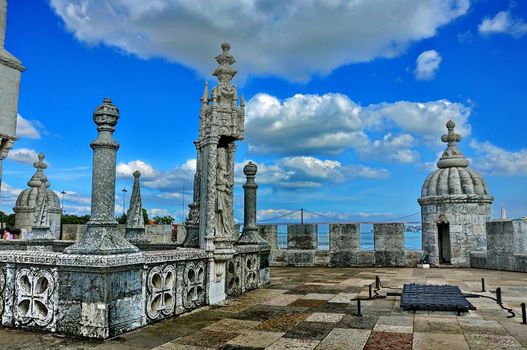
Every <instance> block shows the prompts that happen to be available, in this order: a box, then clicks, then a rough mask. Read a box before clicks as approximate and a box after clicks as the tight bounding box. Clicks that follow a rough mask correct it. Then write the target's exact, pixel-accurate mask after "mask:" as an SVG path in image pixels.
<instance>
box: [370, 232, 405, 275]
mask: <svg viewBox="0 0 527 350" xmlns="http://www.w3.org/2000/svg"><path fill="white" fill-rule="evenodd" d="M373 237H374V244H375V265H377V266H405V265H406V257H405V251H404V224H403V223H389V224H373Z"/></svg>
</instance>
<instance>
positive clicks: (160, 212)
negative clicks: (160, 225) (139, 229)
mask: <svg viewBox="0 0 527 350" xmlns="http://www.w3.org/2000/svg"><path fill="white" fill-rule="evenodd" d="M147 211H148V216H149V217H150V218H153V217H154V216H161V217H163V216H172V214H171V213H170V212H169V211H168V210H167V209H162V208H152V209H148V210H147Z"/></svg>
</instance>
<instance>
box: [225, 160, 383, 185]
mask: <svg viewBox="0 0 527 350" xmlns="http://www.w3.org/2000/svg"><path fill="white" fill-rule="evenodd" d="M246 163H247V162H242V163H236V165H235V172H236V174H237V177H239V178H240V179H244V178H243V173H242V169H243V166H244V165H245V164H246ZM254 163H256V164H257V165H258V173H257V175H256V181H257V183H258V184H261V185H270V186H272V187H275V188H279V189H308V188H316V187H320V186H322V185H323V184H336V183H341V182H343V181H345V180H349V179H352V178H369V179H384V178H387V177H388V176H389V172H388V170H386V169H375V168H371V167H367V166H365V165H362V164H352V165H343V164H342V163H341V162H339V161H336V160H328V159H326V160H324V159H319V158H316V157H311V156H299V157H285V158H282V159H279V160H278V161H276V162H275V163H274V164H265V163H260V162H254ZM243 181H244V180H242V181H239V183H243Z"/></svg>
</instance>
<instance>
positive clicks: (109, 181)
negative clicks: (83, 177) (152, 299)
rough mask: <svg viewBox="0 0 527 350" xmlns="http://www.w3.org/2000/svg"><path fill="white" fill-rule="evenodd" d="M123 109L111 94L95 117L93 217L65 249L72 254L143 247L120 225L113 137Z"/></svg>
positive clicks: (119, 252) (109, 252)
mask: <svg viewBox="0 0 527 350" xmlns="http://www.w3.org/2000/svg"><path fill="white" fill-rule="evenodd" d="M118 119H119V109H117V107H116V106H115V105H114V104H113V103H112V101H111V100H110V99H109V98H105V99H104V101H103V103H102V104H101V105H100V106H98V107H97V109H96V110H95V112H94V113H93V120H94V122H95V124H96V125H97V131H98V132H99V134H98V136H97V139H96V140H95V141H93V142H92V143H91V145H90V146H91V148H92V149H93V169H92V172H93V173H92V200H91V217H90V221H88V224H87V225H88V228H87V231H86V234H85V235H84V236H83V237H82V239H81V240H79V241H78V242H77V243H75V244H73V245H72V246H70V247H68V248H66V249H65V252H66V253H68V254H123V253H133V252H137V251H139V250H138V249H137V248H136V247H135V246H133V245H132V244H130V242H128V241H127V240H126V239H125V238H124V236H122V235H121V233H120V232H119V229H118V223H117V221H116V220H115V217H114V210H115V168H116V156H117V149H119V144H118V143H117V142H116V141H115V140H114V138H113V132H114V131H115V125H116V124H117V120H118Z"/></svg>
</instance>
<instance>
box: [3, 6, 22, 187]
mask: <svg viewBox="0 0 527 350" xmlns="http://www.w3.org/2000/svg"><path fill="white" fill-rule="evenodd" d="M6 19H7V0H0V186H1V184H2V161H3V160H4V159H5V158H6V157H7V153H8V152H9V150H10V149H11V148H12V147H13V145H14V143H15V141H16V139H17V138H16V116H17V112H18V95H19V92H20V76H21V73H22V72H23V71H24V67H23V66H22V64H21V63H20V61H19V60H18V59H17V58H16V57H14V56H13V55H11V54H10V53H9V52H7V51H6V50H5V48H4V43H5V31H6Z"/></svg>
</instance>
